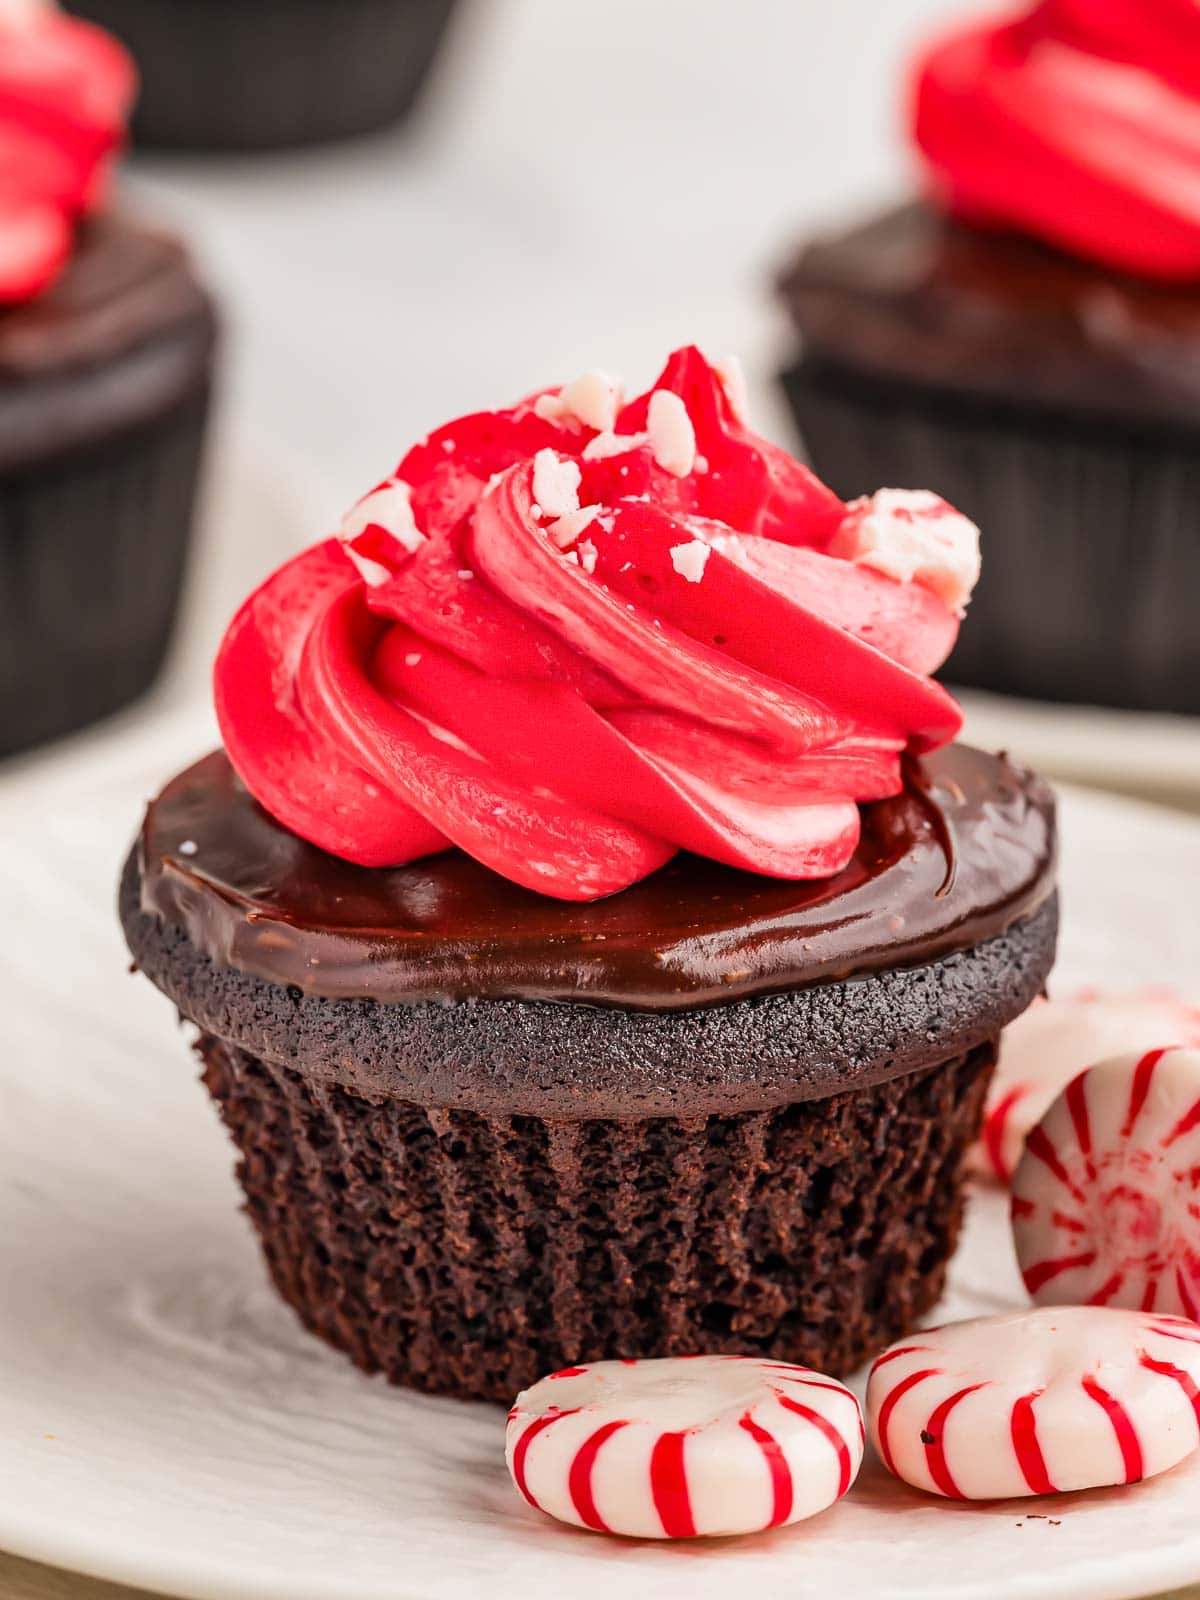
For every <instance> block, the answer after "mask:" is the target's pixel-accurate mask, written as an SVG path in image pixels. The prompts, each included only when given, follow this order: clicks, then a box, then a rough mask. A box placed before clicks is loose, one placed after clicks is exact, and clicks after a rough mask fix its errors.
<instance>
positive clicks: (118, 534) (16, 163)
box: [0, 13, 214, 755]
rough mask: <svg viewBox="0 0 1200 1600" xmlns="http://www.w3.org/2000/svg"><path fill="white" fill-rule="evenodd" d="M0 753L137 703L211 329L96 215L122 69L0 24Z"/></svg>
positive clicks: (154, 641) (165, 623)
mask: <svg viewBox="0 0 1200 1600" xmlns="http://www.w3.org/2000/svg"><path fill="white" fill-rule="evenodd" d="M0 45H2V46H3V48H2V49H0V88H2V89H3V94H2V95H0V140H3V142H4V143H5V147H6V149H9V148H11V150H12V151H13V152H14V155H13V162H12V169H11V172H10V171H8V170H6V175H5V176H6V183H8V180H9V179H10V178H11V179H12V182H11V184H9V186H8V187H7V188H6V189H5V193H4V197H3V199H2V200H0V212H2V213H3V215H2V218H0V231H2V232H3V237H4V245H3V249H2V250H0V755H6V754H9V753H11V752H13V751H16V750H21V749H24V748H26V747H27V746H30V745H33V744H37V743H40V742H41V741H43V740H45V739H49V738H53V737H55V736H57V735H59V734H62V733H66V732H68V731H70V730H71V729H73V728H77V727H80V726H82V725H83V724H85V723H88V722H91V721H94V720H95V719H96V718H98V717H100V716H103V715H105V714H106V713H108V712H110V711H113V710H115V709H116V708H117V707H119V706H121V705H123V704H124V703H125V702H126V701H128V700H130V699H132V698H133V697H134V696H135V695H137V694H139V693H140V692H141V691H142V690H143V689H145V688H146V687H147V686H148V685H149V684H150V683H151V681H152V680H153V678H154V676H155V674H156V673H157V671H158V668H159V665H160V664H161V662H162V659H163V656H164V653H165V651H166V647H167V643H168V641H169V638H170V634H171V628H172V623H173V620H174V616H175V611H176V605H177V600H178V596H179V591H180V585H181V580H182V572H183V564H184V556H185V551H186V548H187V542H188V532H189V525H190V522H191V515H192V504H193V500H194V495H195V485H196V476H197V468H198V463H199V458H200V448H201V441H202V437H203V433H204V423H205V416H206V412H207V407H208V392H209V379H210V368H211V365H212V351H213V341H214V317H213V311H212V306H211V304H210V302H209V300H208V297H207V296H206V294H205V293H204V291H203V289H202V288H201V287H200V285H199V283H198V282H197V280H196V278H195V276H194V275H193V273H192V270H191V267H190V265H189V263H188V259H187V256H186V255H185V253H184V251H183V249H182V248H181V246H180V245H179V244H177V243H176V242H175V241H174V240H172V239H170V238H167V237H165V236H163V235H160V234H158V233H155V232H152V231H149V230H148V229H146V228H144V227H142V226H140V225H139V224H137V223H134V222H133V221H131V220H128V219H127V218H124V217H122V216H120V215H118V214H114V213H112V212H111V211H109V210H106V209H105V208H103V207H102V206H100V205H99V203H98V202H99V200H100V198H101V197H102V194H103V180H104V177H105V164H106V161H107V159H108V156H109V153H110V152H111V151H112V150H113V149H114V148H115V147H116V144H117V143H118V141H119V137H120V129H121V125H122V124H121V117H122V114H123V110H124V107H125V106H126V105H127V103H128V99H129V97H130V95H131V93H132V85H133V78H132V71H131V68H130V66H129V63H128V61H127V59H126V58H125V56H124V55H123V53H122V52H121V51H120V50H119V47H118V46H116V44H115V43H114V42H113V41H112V40H109V39H107V38H106V37H105V36H104V35H103V34H101V33H99V32H98V31H97V30H95V29H93V28H90V27H88V26H86V25H85V24H83V23H78V22H72V21H68V20H66V19H63V18H60V17H58V16H56V15H54V14H52V13H35V14H33V15H32V16H31V17H30V18H28V19H27V20H24V21H21V22H12V21H9V22H3V21H0Z"/></svg>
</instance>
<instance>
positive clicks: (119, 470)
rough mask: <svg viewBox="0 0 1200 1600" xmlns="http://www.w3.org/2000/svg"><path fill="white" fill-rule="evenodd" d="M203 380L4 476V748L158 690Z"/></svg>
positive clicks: (0, 578)
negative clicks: (169, 404)
mask: <svg viewBox="0 0 1200 1600" xmlns="http://www.w3.org/2000/svg"><path fill="white" fill-rule="evenodd" d="M207 411H208V390H207V387H203V388H200V389H194V390H193V391H192V393H191V394H190V396H189V397H188V398H187V399H186V400H184V401H183V402H181V403H179V404H177V405H176V406H174V407H173V408H172V409H171V410H170V411H169V412H168V413H166V414H165V415H162V416H159V417H157V418H155V420H154V421H153V422H152V423H147V424H142V425H140V426H138V427H136V428H131V429H129V430H127V431H125V432H123V433H120V434H118V435H116V436H114V437H110V438H108V439H106V440H104V441H103V443H100V444H97V445H95V446H94V447H90V448H83V449H79V450H77V451H74V452H72V453H70V454H69V455H66V456H59V457H54V458H52V459H50V460H46V461H42V462H40V463H39V464H38V465H37V466H36V467H33V468H31V469H29V470H28V471H24V472H22V471H13V472H8V473H4V474H2V475H0V756H4V755H11V754H13V753H14V752H16V751H18V750H23V749H26V748H28V747H29V746H31V745H35V744H40V743H42V742H43V741H45V740H47V739H53V738H56V737H58V736H59V735H60V734H65V733H69V732H71V731H72V730H73V729H75V728H80V727H83V726H85V725H86V724H88V723H90V722H94V721H96V720H97V719H98V718H100V717H103V716H106V715H107V714H108V713H109V712H112V711H115V710H117V709H118V708H119V707H120V706H123V705H125V704H126V703H127V702H128V701H130V700H132V699H134V698H135V697H136V696H137V695H139V694H140V693H141V692H142V691H143V690H144V689H146V688H148V687H149V685H150V684H151V683H152V682H153V680H154V678H155V676H156V675H157V673H158V670H159V667H160V666H161V664H162V661H163V658H164V656H165V654H166V651H167V646H168V644H169V642H170V637H171V631H172V627H173V624H174V621H175V614H176V609H177V605H178V600H179V593H180V588H181V586H182V581H183V572H184V563H185V557H186V551H187V545H188V538H189V532H190V527H191V521H192V507H193V502H194V499H195V489H196V479H197V476H198V471H199V465H200V457H201V447H202V441H203V437H204V427H205V419H206V415H207Z"/></svg>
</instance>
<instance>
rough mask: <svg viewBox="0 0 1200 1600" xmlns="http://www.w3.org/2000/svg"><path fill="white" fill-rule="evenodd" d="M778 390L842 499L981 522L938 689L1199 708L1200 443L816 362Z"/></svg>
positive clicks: (792, 374)
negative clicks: (979, 542) (945, 507)
mask: <svg viewBox="0 0 1200 1600" xmlns="http://www.w3.org/2000/svg"><path fill="white" fill-rule="evenodd" d="M783 382H784V386H785V389H786V391H787V396H788V399H789V401H790V403H791V407H792V411H793V413H794V415H795V418H796V422H797V424H798V425H799V428H800V432H801V435H802V438H803V441H804V445H805V448H806V450H807V453H808V456H809V459H810V460H811V462H812V465H813V467H814V469H815V470H816V472H817V473H818V474H819V475H820V476H821V477H822V478H823V479H825V480H826V482H828V483H829V484H830V485H831V487H832V488H833V489H835V490H836V491H837V493H838V494H840V495H843V496H844V497H846V498H852V497H853V496H855V495H859V494H867V493H870V492H871V491H873V490H874V489H876V488H878V487H879V485H880V484H886V485H888V486H891V487H898V488H930V489H934V490H936V492H937V493H938V494H941V495H944V496H945V498H946V499H947V500H949V501H950V502H951V503H952V504H954V505H956V506H957V507H958V508H959V509H960V510H961V511H963V512H965V513H966V515H967V516H969V517H971V518H972V520H973V521H975V522H977V523H978V524H979V526H980V528H981V530H982V532H983V540H984V562H983V577H982V579H981V581H980V584H979V586H978V588H977V590H976V592H975V596H974V598H973V600H972V601H971V607H970V612H969V614H968V620H967V623H966V625H965V626H964V628H963V631H962V634H961V637H960V639H959V642H958V644H957V645H956V647H955V650H954V653H953V655H952V656H951V657H950V660H949V661H948V663H947V664H946V667H945V669H944V671H943V674H942V675H943V676H944V677H945V678H946V679H947V680H948V681H949V682H951V683H961V684H966V685H972V686H975V687H978V688H983V689H991V690H995V691H998V692H1001V693H1007V694H1017V695H1028V696H1031V697H1033V698H1037V699H1045V700H1058V701H1078V702H1082V703H1087V704H1095V705H1107V706H1114V707H1121V708H1128V709H1134V710H1157V711H1176V712H1184V713H1192V714H1196V713H1200V627H1197V625H1196V620H1195V610H1196V601H1197V596H1200V537H1197V526H1198V511H1200V451H1197V450H1196V448H1195V444H1194V441H1192V440H1190V439H1189V438H1187V437H1186V436H1185V435H1182V434H1170V433H1168V432H1166V431H1164V430H1160V431H1159V432H1157V433H1144V434H1142V433H1137V432H1134V431H1133V430H1130V429H1126V428H1122V427H1121V426H1119V425H1111V424H1109V425H1106V424H1101V423H1097V422H1090V423H1089V422H1087V421H1084V420H1081V419H1075V418H1066V417H1063V418H1059V417H1055V416H1052V415H1048V414H1045V413H1037V412H1032V411H1031V412H1029V413H1027V414H1021V413H1018V412H1016V411H1012V410H1005V409H1002V408H1000V407H997V406H987V405H977V404H972V403H970V402H967V401H963V400H959V399H956V398H952V397H947V396H946V395H944V394H941V393H935V392H933V391H929V390H921V389H918V388H915V387H910V388H907V389H904V390H899V389H893V388H889V387H887V386H885V385H883V384H881V383H878V384H877V383H875V382H872V381H871V380H870V379H868V378H865V377H861V376H859V375H857V374H848V373H845V372H844V371H841V370H838V369H835V368H833V367H832V366H829V365H823V364H820V363H817V362H814V361H803V362H801V363H800V364H799V365H797V366H795V367H793V368H791V369H790V370H789V371H788V372H786V373H785V374H784V377H783Z"/></svg>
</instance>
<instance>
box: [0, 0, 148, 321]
mask: <svg viewBox="0 0 1200 1600" xmlns="http://www.w3.org/2000/svg"><path fill="white" fill-rule="evenodd" d="M136 86H137V79H136V75H135V72H134V67H133V62H132V61H131V60H130V58H129V56H128V55H127V54H126V53H125V51H124V49H123V48H122V47H121V46H120V45H119V44H118V43H117V41H116V40H115V39H113V38H111V37H110V36H109V35H108V34H107V33H104V32H103V31H102V30H101V29H99V28H96V27H93V26H92V25H91V24H90V23H87V22H80V21H79V20H78V19H76V18H74V17H66V16H63V15H62V14H61V13H60V12H58V11H55V10H52V9H50V8H46V9H32V10H29V11H24V10H22V11H20V12H19V13H17V14H12V15H8V14H3V13H0V304H2V303H5V302H8V303H12V302H16V301H21V300H28V299H30V298H32V296H34V295H36V294H38V293H40V291H41V290H42V289H44V288H46V287H47V285H48V284H50V283H52V282H53V281H54V279H55V278H56V277H57V276H58V274H59V272H60V271H61V270H62V268H63V266H64V265H65V264H66V261H67V257H68V256H69V254H70V250H71V240H72V234H73V230H74V226H75V223H76V221H77V220H78V219H79V218H80V217H81V216H82V215H84V214H85V213H86V212H88V211H90V210H93V209H94V208H95V207H96V206H98V205H99V204H100V203H101V202H102V201H103V199H104V195H105V186H106V182H107V178H108V170H109V166H110V163H111V157H112V155H113V152H114V151H115V150H116V149H118V148H119V146H120V145H121V144H122V142H123V141H124V137H125V123H126V118H127V117H128V114H129V109H130V107H131V105H132V104H133V98H134V92H135V89H136Z"/></svg>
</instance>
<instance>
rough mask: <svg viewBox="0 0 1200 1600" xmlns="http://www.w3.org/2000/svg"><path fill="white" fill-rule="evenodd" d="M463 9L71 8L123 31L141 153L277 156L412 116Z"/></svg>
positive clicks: (383, 3)
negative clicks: (135, 85)
mask: <svg viewBox="0 0 1200 1600" xmlns="http://www.w3.org/2000/svg"><path fill="white" fill-rule="evenodd" d="M454 4H455V0H70V5H69V9H70V10H72V11H74V12H77V13H78V14H79V15H80V16H83V17H88V18H90V19H91V20H92V21H93V22H98V23H100V24H101V25H102V26H103V27H105V28H111V29H112V31H113V32H114V33H115V34H116V35H117V37H118V38H119V39H121V40H123V41H124V43H125V44H126V45H127V46H128V47H129V49H130V50H131V51H132V53H133V55H134V57H135V59H136V61H137V64H138V70H139V71H140V73H141V77H142V95H141V99H140V101H139V104H138V109H137V112H136V114H135V116H134V123H133V131H134V137H135V139H136V140H137V142H138V143H139V144H142V145H154V146H158V147H160V148H166V149H180V150H268V149H280V148H286V147H291V146H297V145H307V144H316V143H321V142H324V141H326V140H331V139H345V138H350V137H352V136H355V135H359V134H365V133H370V132H373V131H374V130H375V129H379V128H385V127H387V126H388V125H389V124H390V123H393V122H396V121H398V120H399V119H400V118H402V117H403V116H405V115H406V114H407V113H408V112H409V111H410V110H411V108H412V106H413V104H414V102H415V101H416V99H417V97H418V95H419V93H420V91H421V88H422V86H423V84H424V82H425V80H426V78H427V76H428V74H429V71H430V69H431V67H432V65H433V61H434V58H435V57H436V55H437V52H438V49H439V47H440V45H441V42H442V39H443V36H444V35H445V32H446V27H447V24H448V23H449V21H450V17H451V15H452V13H453V11H454Z"/></svg>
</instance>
